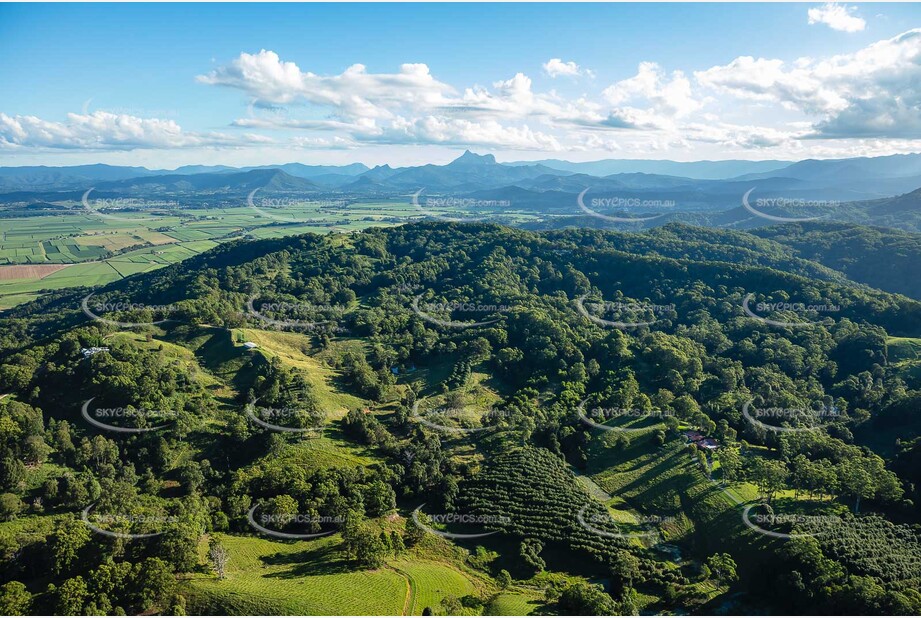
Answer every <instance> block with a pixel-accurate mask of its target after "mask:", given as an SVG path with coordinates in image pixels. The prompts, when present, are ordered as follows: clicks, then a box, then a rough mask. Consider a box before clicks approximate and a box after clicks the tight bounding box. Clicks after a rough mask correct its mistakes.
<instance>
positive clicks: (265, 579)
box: [187, 535, 407, 616]
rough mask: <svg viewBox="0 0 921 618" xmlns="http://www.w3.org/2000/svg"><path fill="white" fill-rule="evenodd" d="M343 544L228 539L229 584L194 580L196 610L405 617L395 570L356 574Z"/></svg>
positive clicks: (190, 582)
mask: <svg viewBox="0 0 921 618" xmlns="http://www.w3.org/2000/svg"><path fill="white" fill-rule="evenodd" d="M339 542H340V539H339V537H338V535H336V536H333V537H324V538H322V539H317V540H315V541H303V542H295V543H282V542H276V541H271V540H266V539H261V538H255V537H240V536H228V537H226V538H225V544H226V546H227V548H228V551H229V553H230V565H229V568H228V573H227V579H225V580H223V581H219V580H218V579H217V578H215V577H213V576H201V575H195V576H192V577H191V578H190V579H189V580H188V581H187V586H188V588H189V591H190V595H191V599H190V601H191V606H192V608H194V610H195V611H198V612H205V613H209V614H235V613H236V614H239V613H241V612H243V613H250V614H252V613H253V612H256V614H257V615H258V614H259V613H262V614H281V615H318V616H329V615H336V614H338V615H346V616H347V615H368V614H389V615H399V614H401V613H402V610H403V605H404V601H405V598H406V594H407V583H406V579H405V578H404V577H403V576H401V575H400V574H399V573H398V572H397V571H395V570H393V569H391V568H381V569H375V570H369V571H353V570H351V569H352V567H351V565H350V564H348V563H347V562H346V561H345V560H343V559H342V557H341V556H340V554H339V551H338V549H337V545H338V544H339ZM205 547H206V546H205ZM202 551H203V552H204V551H205V549H204V547H203V549H202Z"/></svg>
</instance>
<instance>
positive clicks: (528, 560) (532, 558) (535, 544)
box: [519, 539, 547, 573]
mask: <svg viewBox="0 0 921 618" xmlns="http://www.w3.org/2000/svg"><path fill="white" fill-rule="evenodd" d="M543 549H544V544H543V543H541V542H540V541H539V540H537V539H525V540H523V541H522V542H521V547H520V549H519V555H520V556H521V559H522V560H524V563H525V564H526V565H528V566H529V567H531V568H533V569H534V572H535V573H540V572H541V571H543V570H544V567H545V566H547V564H546V563H545V562H544V559H543V558H541V557H540V555H539V554H540V552H541V550H543Z"/></svg>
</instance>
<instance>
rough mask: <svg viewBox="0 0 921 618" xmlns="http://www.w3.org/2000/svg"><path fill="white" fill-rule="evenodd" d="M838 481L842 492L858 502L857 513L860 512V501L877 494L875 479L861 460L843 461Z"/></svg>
mask: <svg viewBox="0 0 921 618" xmlns="http://www.w3.org/2000/svg"><path fill="white" fill-rule="evenodd" d="M838 479H839V481H840V483H841V491H842V492H843V493H844V494H845V495H847V496H850V497H851V498H854V499H855V500H856V502H855V504H854V512H855V513H857V512H859V511H860V500H861V499H862V498H870V497H872V496H873V494H874V493H875V487H874V483H873V477H872V476H870V474H869V473H868V472H867V471H866V470H865V469H864V467H863V462H862V461H861V460H859V459H849V460H846V461H843V462H842V463H841V465H840V466H839V467H838Z"/></svg>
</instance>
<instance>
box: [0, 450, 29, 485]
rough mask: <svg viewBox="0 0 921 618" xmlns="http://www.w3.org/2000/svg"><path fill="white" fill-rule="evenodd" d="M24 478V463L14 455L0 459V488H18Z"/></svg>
mask: <svg viewBox="0 0 921 618" xmlns="http://www.w3.org/2000/svg"><path fill="white" fill-rule="evenodd" d="M25 478H26V465H25V464H24V463H22V462H21V461H19V460H18V459H16V458H15V457H4V458H3V460H2V461H0V489H7V490H10V491H17V490H19V486H20V484H21V483H22V482H23V481H24V480H25Z"/></svg>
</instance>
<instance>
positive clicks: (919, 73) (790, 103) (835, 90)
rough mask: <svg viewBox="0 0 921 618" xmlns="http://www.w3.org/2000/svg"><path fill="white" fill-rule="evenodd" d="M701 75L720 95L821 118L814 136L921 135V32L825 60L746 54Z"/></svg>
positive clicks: (699, 74)
mask: <svg viewBox="0 0 921 618" xmlns="http://www.w3.org/2000/svg"><path fill="white" fill-rule="evenodd" d="M694 76H695V78H696V79H697V81H698V82H699V83H700V84H701V85H702V86H705V87H709V88H713V89H715V90H716V91H719V92H723V93H726V94H730V95H733V96H736V97H739V98H741V99H752V100H759V101H765V102H773V103H777V104H780V105H781V106H783V107H784V108H786V109H789V110H794V111H799V112H802V113H803V114H805V115H807V116H811V117H814V118H815V120H814V121H813V129H814V132H813V133H812V135H811V137H814V138H815V137H827V138H838V139H840V138H849V137H893V138H897V137H903V138H908V137H911V138H916V137H921V87H919V84H921V29H914V30H909V31H908V32H905V33H902V34H900V35H898V36H895V37H893V38H891V39H885V40H882V41H878V42H876V43H873V44H872V45H869V46H867V47H865V48H863V49H861V50H858V51H857V52H854V53H850V54H840V55H836V56H832V57H830V58H826V59H822V60H817V59H812V58H801V59H799V60H797V61H795V62H793V63H786V62H784V61H782V60H777V59H765V58H758V59H755V58H752V57H751V56H743V57H739V58H736V59H735V60H733V61H732V62H730V63H729V64H726V65H722V66H715V67H712V68H710V69H707V70H705V71H699V72H696V73H695V74H694Z"/></svg>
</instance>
